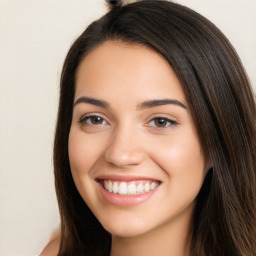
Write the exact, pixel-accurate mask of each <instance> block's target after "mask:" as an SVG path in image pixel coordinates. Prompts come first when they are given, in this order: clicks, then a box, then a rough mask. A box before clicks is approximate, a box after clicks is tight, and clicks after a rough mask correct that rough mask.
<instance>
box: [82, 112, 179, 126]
mask: <svg viewBox="0 0 256 256" xmlns="http://www.w3.org/2000/svg"><path fill="white" fill-rule="evenodd" d="M93 118H98V120H99V121H101V122H105V123H104V124H102V123H99V124H96V123H92V122H93V121H92V119H93ZM87 121H89V122H87ZM94 121H95V120H94ZM156 121H158V122H159V121H161V122H163V123H164V126H157V125H156ZM78 122H79V123H80V124H81V125H83V124H85V123H86V124H87V125H92V126H100V125H105V124H107V123H108V122H107V121H106V120H105V119H104V118H103V117H101V116H100V115H97V114H91V115H85V116H82V117H81V118H80V119H79V121H78ZM152 122H153V123H154V125H150V123H152ZM177 124H178V122H176V121H174V120H172V119H170V118H166V117H161V116H159V117H154V118H152V119H151V120H150V121H149V122H148V123H147V125H146V126H150V127H153V128H155V129H166V128H168V127H173V126H175V125H177Z"/></svg>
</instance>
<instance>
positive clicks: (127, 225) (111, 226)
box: [102, 219, 150, 237]
mask: <svg viewBox="0 0 256 256" xmlns="http://www.w3.org/2000/svg"><path fill="white" fill-rule="evenodd" d="M102 226H103V227H104V229H105V230H107V231H108V232H109V233H110V234H111V235H113V236H119V237H134V236H138V235H141V234H143V233H146V232H147V231H148V230H149V229H150V228H149V227H146V226H145V225H144V223H142V222H141V221H140V223H139V225H138V223H135V222H134V223H132V221H129V220H125V221H118V220H117V219H114V220H113V221H111V222H110V221H108V222H107V223H102Z"/></svg>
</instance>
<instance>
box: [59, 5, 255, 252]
mask: <svg viewBox="0 0 256 256" xmlns="http://www.w3.org/2000/svg"><path fill="white" fill-rule="evenodd" d="M107 2H108V4H111V5H112V7H113V6H114V7H113V8H112V7H111V9H112V10H110V11H109V12H108V13H107V14H106V15H104V16H103V17H102V18H100V19H99V20H97V21H95V22H93V23H92V24H91V25H90V26H89V27H88V28H87V29H86V30H85V31H84V32H83V33H82V34H81V35H80V36H79V37H78V39H77V40H76V41H75V42H74V44H73V45H72V47H71V49H70V50H69V52H68V54H67V57H66V60H65V63H64V66H63V71H62V76H61V84H60V99H59V110H58V118H57V126H56V133H55V142H54V143H55V144H54V174H55V186H56V193H57V198H58V203H59V210H60V215H61V231H62V242H61V247H60V252H59V255H90V256H93V255H98V256H100V255H109V252H110V246H111V235H110V234H109V233H108V232H107V231H105V230H104V229H103V227H102V226H101V224H100V223H99V222H98V220H97V219H96V218H95V216H94V215H93V213H92V212H91V211H90V209H89V208H88V207H87V205H86V204H85V202H84V201H83V199H82V198H81V196H80V195H79V193H78V191H77V189H76V187H75V184H74V181H73V179H72V175H71V171H70V164H69V156H68V137H69V130H70V125H71V119H72V108H73V101H74V91H75V76H76V71H77V68H78V66H79V64H80V62H81V60H82V59H83V58H84V57H85V56H86V55H87V54H88V53H89V52H90V51H91V50H92V49H94V48H95V47H97V46H98V45H100V44H102V43H103V42H105V41H107V40H120V41H123V42H127V43H133V44H141V45H144V46H146V47H149V48H151V49H153V50H155V51H156V52H158V53H160V54H161V55H162V56H163V57H164V58H165V59H166V60H167V61H168V62H169V64H170V66H171V67H172V68H173V70H174V71H175V73H176V75H177V77H178V78H179V80H180V82H181V84H182V86H183V90H184V93H185V95H186V98H187V101H188V104H189V108H190V111H191V115H192V117H193V119H194V123H195V126H196V129H197V133H198V135H199V139H200V142H201V144H202V147H203V149H204V151H205V152H206V154H207V155H208V156H209V158H210V160H211V163H212V168H211V169H210V170H209V171H208V174H207V176H206V178H205V181H204V184H203V186H202V188H201V191H200V193H199V194H198V196H197V201H196V207H195V211H194V220H193V221H194V222H193V233H192V243H191V249H190V251H191V256H216V255H218V256H253V255H256V107H255V97H254V93H253V90H252V87H251V86H250V83H249V80H248V78H247V75H246V72H245V70H244V68H243V66H242V64H241V61H240V59H239V57H238V55H237V53H236V52H235V50H234V48H233V47H232V45H231V44H230V43H229V41H228V40H227V39H226V37H225V36H224V35H223V34H222V33H221V32H220V31H219V29H218V28H216V27H215V26H214V25H213V24H212V23H211V22H210V21H208V20H207V19H206V18H204V17H202V16H201V15H199V14H198V13H196V12H194V11H192V10H191V9H189V8H186V7H184V6H181V5H178V4H175V3H172V2H167V1H139V2H137V3H131V4H128V5H126V6H123V2H121V1H107ZM127 2H129V1H127Z"/></svg>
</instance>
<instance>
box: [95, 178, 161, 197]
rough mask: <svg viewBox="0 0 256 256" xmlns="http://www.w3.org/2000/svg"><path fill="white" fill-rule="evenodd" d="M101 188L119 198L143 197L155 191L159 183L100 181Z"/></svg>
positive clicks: (147, 181) (150, 181) (152, 181)
mask: <svg viewBox="0 0 256 256" xmlns="http://www.w3.org/2000/svg"><path fill="white" fill-rule="evenodd" d="M99 182H100V184H101V185H102V187H103V188H104V189H105V190H107V191H108V192H110V193H112V194H117V195H121V196H136V195H143V194H146V193H148V192H150V191H153V190H155V189H156V188H157V187H158V186H159V185H160V182H159V181H154V180H137V181H129V182H125V181H116V180H105V179H104V180H100V181H99Z"/></svg>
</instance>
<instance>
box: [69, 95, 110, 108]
mask: <svg viewBox="0 0 256 256" xmlns="http://www.w3.org/2000/svg"><path fill="white" fill-rule="evenodd" d="M79 103H88V104H92V105H95V106H98V107H102V108H109V104H108V103H107V102H106V101H104V100H98V99H94V98H89V97H81V98H79V99H77V100H76V101H75V103H74V105H73V107H75V106H76V105H77V104H79Z"/></svg>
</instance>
